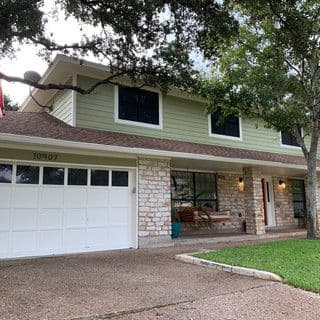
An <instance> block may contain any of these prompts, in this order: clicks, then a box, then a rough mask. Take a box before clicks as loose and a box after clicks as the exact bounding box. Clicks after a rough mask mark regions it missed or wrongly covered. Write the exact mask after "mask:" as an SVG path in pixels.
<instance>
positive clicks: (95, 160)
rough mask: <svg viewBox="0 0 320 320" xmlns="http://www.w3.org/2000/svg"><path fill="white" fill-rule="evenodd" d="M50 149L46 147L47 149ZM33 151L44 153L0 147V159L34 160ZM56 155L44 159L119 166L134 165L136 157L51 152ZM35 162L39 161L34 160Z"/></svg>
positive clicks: (57, 161)
mask: <svg viewBox="0 0 320 320" xmlns="http://www.w3.org/2000/svg"><path fill="white" fill-rule="evenodd" d="M47 152H50V149H49V148H48V151H47ZM34 153H45V152H44V151H38V150H20V149H7V148H0V159H10V160H22V161H23V160H24V161H34ZM52 153H53V154H55V155H57V159H56V160H55V161H46V162H48V163H52V164H54V163H67V164H68V163H70V164H80V165H81V164H86V165H93V166H94V165H101V166H119V167H135V166H136V159H127V158H113V157H101V156H88V155H79V154H69V153H60V152H52ZM35 162H39V161H37V160H35ZM42 162H44V161H42Z"/></svg>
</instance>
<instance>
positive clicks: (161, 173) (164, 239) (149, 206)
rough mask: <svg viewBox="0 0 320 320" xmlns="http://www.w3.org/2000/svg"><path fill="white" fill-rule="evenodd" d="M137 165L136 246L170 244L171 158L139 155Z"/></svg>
mask: <svg viewBox="0 0 320 320" xmlns="http://www.w3.org/2000/svg"><path fill="white" fill-rule="evenodd" d="M137 166H138V215H139V222H138V237H139V247H140V248H146V247H160V246H168V245H173V242H172V239H171V194H170V160H169V159H156V158H139V159H138V163H137Z"/></svg>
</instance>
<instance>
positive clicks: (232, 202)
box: [215, 173, 245, 231]
mask: <svg viewBox="0 0 320 320" xmlns="http://www.w3.org/2000/svg"><path fill="white" fill-rule="evenodd" d="M239 177H242V174H230V173H218V174H217V189H218V201H219V211H222V212H223V211H224V210H228V211H230V217H231V219H230V221H225V222H219V223H215V228H216V229H217V230H230V231H231V230H233V231H243V230H244V225H243V223H244V220H245V218H244V202H243V190H240V189H239V185H238V182H239Z"/></svg>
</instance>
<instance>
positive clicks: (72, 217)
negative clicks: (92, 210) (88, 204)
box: [64, 208, 86, 228]
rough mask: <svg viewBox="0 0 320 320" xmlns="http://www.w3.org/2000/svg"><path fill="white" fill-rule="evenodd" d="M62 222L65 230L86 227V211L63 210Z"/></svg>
mask: <svg viewBox="0 0 320 320" xmlns="http://www.w3.org/2000/svg"><path fill="white" fill-rule="evenodd" d="M64 221H65V222H64V225H65V227H66V228H79V227H86V209H84V208H83V209H65V210H64Z"/></svg>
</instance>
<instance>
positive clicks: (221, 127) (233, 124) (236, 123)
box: [210, 110, 241, 139]
mask: <svg viewBox="0 0 320 320" xmlns="http://www.w3.org/2000/svg"><path fill="white" fill-rule="evenodd" d="M220 115H221V111H220V110H217V111H216V112H214V113H211V115H210V120H211V121H210V130H211V131H210V135H212V136H216V135H220V136H224V137H230V138H235V139H241V129H240V119H239V117H237V116H227V117H225V118H224V120H223V121H222V122H221V121H220Z"/></svg>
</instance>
